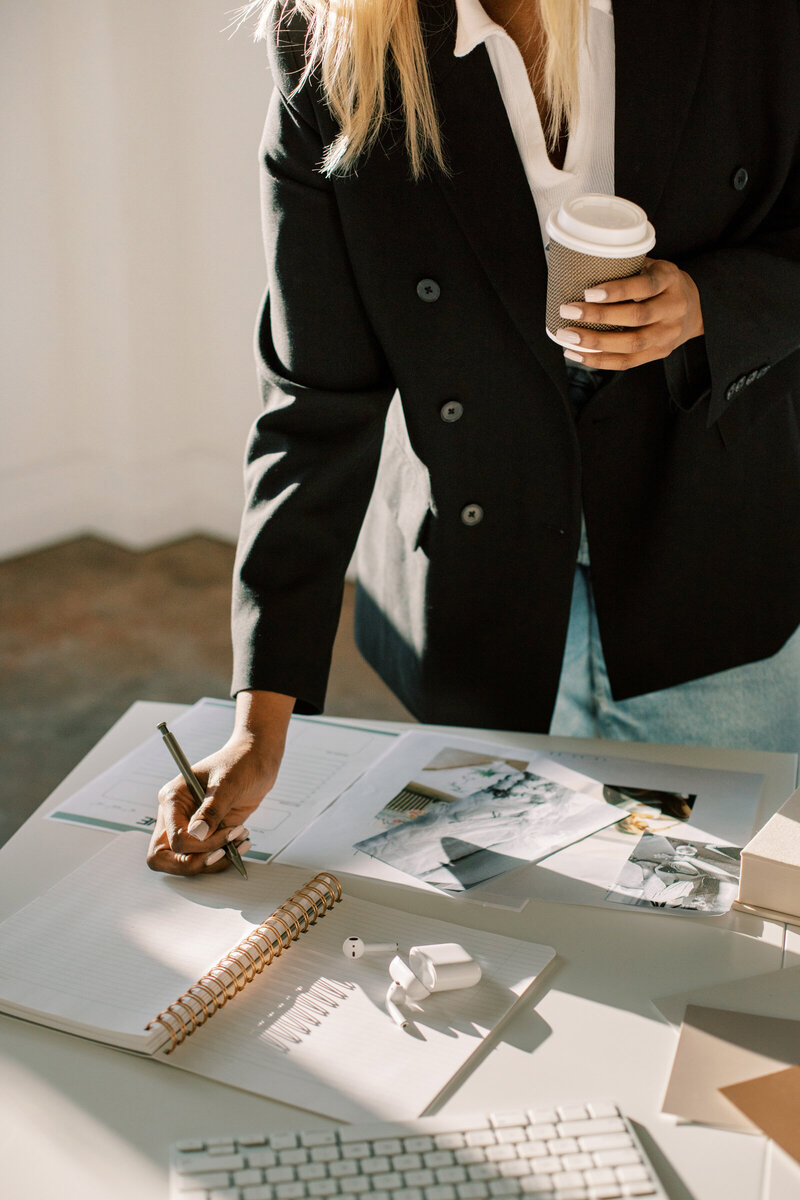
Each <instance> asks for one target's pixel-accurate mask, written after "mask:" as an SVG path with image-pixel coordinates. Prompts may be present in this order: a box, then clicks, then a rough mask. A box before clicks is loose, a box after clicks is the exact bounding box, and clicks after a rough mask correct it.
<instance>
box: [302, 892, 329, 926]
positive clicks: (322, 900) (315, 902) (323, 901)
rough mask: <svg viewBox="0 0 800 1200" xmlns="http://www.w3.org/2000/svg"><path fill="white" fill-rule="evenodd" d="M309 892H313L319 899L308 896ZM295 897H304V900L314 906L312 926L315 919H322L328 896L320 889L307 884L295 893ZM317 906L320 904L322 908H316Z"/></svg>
mask: <svg viewBox="0 0 800 1200" xmlns="http://www.w3.org/2000/svg"><path fill="white" fill-rule="evenodd" d="M309 892H314V894H315V895H316V896H318V897H319V899H318V900H315V899H314V898H313V896H309V894H308V893H309ZM297 895H298V896H305V897H306V899H307V900H310V901H311V903H312V904H313V905H314V924H316V922H317V917H323V916H324V915H325V913H326V912H327V909H328V902H329V900H330V895H329V894H328V893H326V892H323V891H322V889H321V888H318V887H315V886H314V884H313V883H307V884H306V886H305V887H304V888H300V891H299V892H298V893H297ZM318 904H321V905H322V908H317V905H318Z"/></svg>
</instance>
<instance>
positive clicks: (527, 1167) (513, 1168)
mask: <svg viewBox="0 0 800 1200" xmlns="http://www.w3.org/2000/svg"><path fill="white" fill-rule="evenodd" d="M497 1165H498V1167H499V1168H500V1174H501V1175H502V1176H503V1178H504V1179H521V1178H522V1176H523V1175H530V1173H531V1164H530V1163H529V1162H528V1161H527V1159H524V1158H517V1159H515V1160H514V1162H501V1163H498V1164H497Z"/></svg>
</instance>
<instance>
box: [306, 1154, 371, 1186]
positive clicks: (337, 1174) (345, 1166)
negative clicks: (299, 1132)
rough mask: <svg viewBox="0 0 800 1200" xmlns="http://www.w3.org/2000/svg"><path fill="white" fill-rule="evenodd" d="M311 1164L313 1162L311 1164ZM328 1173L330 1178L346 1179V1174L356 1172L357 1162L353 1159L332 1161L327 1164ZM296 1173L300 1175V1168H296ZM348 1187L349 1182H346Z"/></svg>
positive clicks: (355, 1173)
mask: <svg viewBox="0 0 800 1200" xmlns="http://www.w3.org/2000/svg"><path fill="white" fill-rule="evenodd" d="M312 1165H313V1164H312ZM327 1167H328V1171H327V1173H328V1175H330V1177H331V1179H346V1178H347V1176H348V1175H357V1174H358V1163H357V1162H355V1161H354V1160H353V1159H346V1160H345V1161H343V1162H332V1163H328V1164H327ZM297 1174H298V1176H299V1175H300V1168H299V1167H298V1168H297ZM347 1186H348V1187H349V1186H350V1184H349V1183H348V1185H347Z"/></svg>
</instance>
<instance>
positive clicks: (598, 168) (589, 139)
mask: <svg viewBox="0 0 800 1200" xmlns="http://www.w3.org/2000/svg"><path fill="white" fill-rule="evenodd" d="M456 14H457V18H458V25H457V30H456V45H455V51H454V53H455V56H456V58H463V57H464V56H465V55H467V54H470V53H471V52H472V51H473V50H474V49H475V48H476V47H477V46H480V45H482V44H483V43H484V42H485V43H486V52H487V54H488V55H489V60H490V62H491V64H492V67H493V69H494V73H495V77H496V78H497V85H498V87H499V89H500V95H501V97H502V99H503V103H504V105H505V108H506V113H507V114H508V120H509V124H510V126H511V132H512V133H513V135H514V141H515V142H516V144H517V149H518V151H519V155H520V158H521V160H522V165H523V167H524V169H525V175H526V176H527V179H528V185H529V186H530V189H531V193H532V195H533V199H534V202H535V204H536V211H537V212H538V214H539V225H540V228H541V232H542V239H543V241H544V243H545V244H546V243H547V240H548V239H547V235H546V233H545V228H544V223H545V221H546V219H547V216H548V214H549V213H550V212H551V211H552V209H554V208H558V206H559V205H560V204H561V203H563V201H564V200H568V199H570V197H572V196H578V195H580V194H581V192H605V193H608V194H610V195H613V193H614V18H613V15H612V12H611V0H589V12H588V20H587V37H586V39H585V40H583V41H582V43H581V54H580V62H579V66H578V78H579V88H580V90H579V97H580V112H579V115H578V121H577V125H576V127H575V129H573V130H570V135H569V142H568V144H567V153H566V158H565V159H564V169H563V170H559V169H558V168H557V167H554V166H553V164H552V163H551V162H550V159H549V158H548V155H547V147H546V143H545V138H544V133H543V131H542V122H541V120H540V118H539V110H538V108H537V107H536V100H535V98H534V95H533V88H532V87H531V84H530V80H529V78H528V72H527V70H526V68H525V63H524V62H523V59H522V55H521V53H520V51H519V48H518V47H517V44H516V42H515V41H514V40H513V38H511V37H510V36H509V34H508V33H506V31H505V29H503V28H502V26H500V25H497V24H495V22H494V21H492V20H491V18H490V17H489V16H488V15H487V13H486V12H485V11H484V9H483V7H482V6H481V3H480V0H456Z"/></svg>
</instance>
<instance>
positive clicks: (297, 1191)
mask: <svg viewBox="0 0 800 1200" xmlns="http://www.w3.org/2000/svg"><path fill="white" fill-rule="evenodd" d="M327 1182H328V1183H330V1180H328V1181H327ZM336 1190H337V1191H338V1188H337V1189H336ZM306 1195H307V1193H306V1185H305V1184H304V1183H279V1184H278V1186H277V1187H276V1188H275V1200H305V1197H306Z"/></svg>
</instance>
